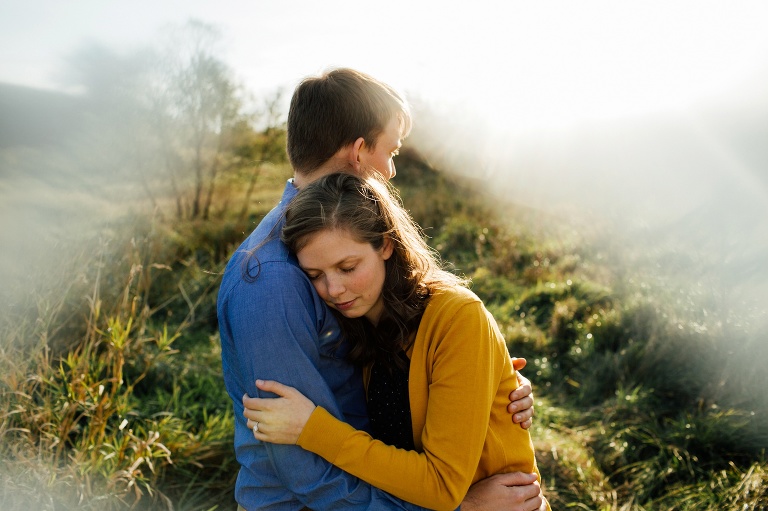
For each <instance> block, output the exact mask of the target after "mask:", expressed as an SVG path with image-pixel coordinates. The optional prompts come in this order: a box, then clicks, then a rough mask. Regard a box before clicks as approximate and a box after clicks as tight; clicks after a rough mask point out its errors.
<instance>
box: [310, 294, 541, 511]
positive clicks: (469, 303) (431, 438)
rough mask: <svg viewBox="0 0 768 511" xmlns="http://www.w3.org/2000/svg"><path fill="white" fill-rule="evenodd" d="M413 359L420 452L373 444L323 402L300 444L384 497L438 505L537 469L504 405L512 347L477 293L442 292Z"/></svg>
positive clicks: (430, 307) (449, 506) (524, 435)
mask: <svg viewBox="0 0 768 511" xmlns="http://www.w3.org/2000/svg"><path fill="white" fill-rule="evenodd" d="M409 355H410V357H411V365H410V372H409V382H408V392H409V397H410V403H411V421H412V427H413V440H414V443H415V446H416V450H417V451H418V452H415V451H406V450H403V449H398V448H396V447H392V446H389V445H386V444H384V443H382V442H380V441H378V440H374V439H372V438H371V436H370V435H369V434H367V433H365V432H362V431H358V430H356V429H354V428H353V427H352V426H350V425H349V424H346V423H345V422H342V421H340V420H338V419H336V418H334V417H333V416H332V415H331V414H330V413H328V412H327V411H326V410H325V409H323V408H321V407H317V408H316V409H315V411H314V412H313V413H312V415H311V416H310V418H309V421H308V422H307V424H306V426H305V427H304V430H303V431H302V433H301V435H300V436H299V439H298V441H297V444H298V445H299V446H301V447H303V448H304V449H307V450H309V451H312V452H314V453H316V454H318V455H320V456H322V457H323V458H325V459H326V460H328V461H329V462H331V463H333V464H334V465H336V466H337V467H339V468H341V469H343V470H345V471H346V472H349V473H350V474H352V475H355V476H357V477H359V478H360V479H362V480H364V481H366V482H368V483H369V484H371V485H373V486H376V487H377V488H380V489H382V490H384V491H386V492H387V493H390V494H392V495H394V496H396V497H398V498H400V499H403V500H405V501H408V502H412V503H414V504H416V505H419V506H422V507H427V508H430V509H437V510H442V509H445V510H449V511H450V510H454V509H456V508H457V507H458V506H459V504H460V503H461V501H462V500H463V499H464V496H465V495H466V493H467V490H468V489H469V487H470V485H471V484H472V483H474V482H476V481H479V480H480V479H484V478H486V477H488V476H490V475H493V474H497V473H501V472H516V471H520V472H528V473H531V472H536V473H537V474H538V469H537V467H536V460H535V458H534V449H533V443H532V442H531V437H530V434H529V433H528V431H526V430H524V429H522V428H521V427H520V426H519V425H517V424H513V423H512V418H511V416H510V414H509V413H507V410H506V408H507V404H509V393H510V392H511V391H512V390H514V389H516V388H517V386H518V382H517V377H516V375H515V372H514V370H513V368H512V364H511V362H510V359H509V354H508V352H507V346H506V344H505V342H504V339H503V337H502V335H501V333H500V332H499V329H498V326H497V325H496V321H495V320H494V319H493V317H492V316H491V314H490V313H489V312H488V311H487V310H486V308H485V307H484V306H483V304H482V302H481V301H480V299H479V298H478V297H477V296H476V295H475V294H474V293H472V292H471V291H469V290H468V289H465V288H462V287H456V288H450V289H447V290H444V291H438V292H436V293H435V294H434V295H433V296H432V297H431V298H430V300H429V303H428V304H427V308H426V310H425V311H424V316H423V318H422V320H421V323H420V324H419V329H418V331H417V333H416V339H415V342H414V345H413V348H412V350H411V353H410V354H409ZM539 479H541V478H539Z"/></svg>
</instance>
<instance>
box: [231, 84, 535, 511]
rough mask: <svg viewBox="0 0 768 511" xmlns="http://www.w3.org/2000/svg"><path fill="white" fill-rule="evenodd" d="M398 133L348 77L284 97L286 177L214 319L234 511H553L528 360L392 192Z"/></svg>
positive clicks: (365, 87) (403, 123)
mask: <svg viewBox="0 0 768 511" xmlns="http://www.w3.org/2000/svg"><path fill="white" fill-rule="evenodd" d="M410 126H411V117H410V112H409V109H408V106H407V104H406V103H405V101H404V100H403V99H402V97H401V96H400V95H399V94H398V93H397V92H396V91H394V90H393V89H392V88H391V87H389V86H387V85H386V84H383V83H381V82H379V81H377V80H375V79H373V78H371V77H370V76H367V75H365V74H363V73H359V72H357V71H353V70H350V69H336V70H333V71H330V72H327V73H325V74H323V75H321V76H319V77H313V78H308V79H306V80H304V81H303V82H302V83H301V84H299V86H298V87H297V88H296V90H295V92H294V95H293V98H292V100H291V105H290V110H289V115H288V130H287V138H288V143H287V149H288V156H289V159H290V162H291V165H292V166H293V169H294V177H293V179H291V180H289V181H288V183H287V184H286V187H285V191H284V193H283V197H282V199H281V201H280V203H279V204H278V205H277V206H276V207H275V208H274V209H273V210H272V211H271V212H270V213H269V214H268V215H267V216H266V217H265V218H264V219H263V220H262V221H261V223H260V224H259V225H258V226H257V228H256V229H255V230H254V231H253V233H251V235H250V236H249V237H248V238H247V239H246V240H245V241H244V242H243V244H242V245H241V246H240V248H239V249H238V250H237V251H236V252H235V254H234V255H233V257H232V259H231V260H230V262H229V264H228V265H227V268H226V270H225V273H224V277H223V280H222V284H221V289H220V291H219V298H218V303H217V308H218V318H219V329H220V335H221V345H222V363H223V369H224V380H225V384H226V387H227V391H228V393H229V396H230V398H231V399H232V401H233V403H234V407H235V452H236V456H237V460H238V462H239V463H240V472H239V474H238V478H237V483H236V488H235V498H236V500H237V502H238V505H239V507H240V508H242V509H246V510H249V511H250V510H256V509H264V510H293V511H296V510H302V509H310V510H315V511H322V510H327V509H339V510H379V509H381V510H397V509H403V510H417V509H447V510H452V509H457V508H459V507H460V508H461V509H463V510H465V511H466V510H469V511H471V510H473V509H474V510H497V509H498V510H514V511H517V510H525V511H534V510H545V509H549V506H548V504H547V502H546V500H545V499H544V498H543V496H542V494H541V490H540V486H539V482H540V477H539V474H538V469H537V468H536V462H535V458H534V450H533V444H532V442H531V438H530V435H529V433H528V430H527V428H529V427H530V425H531V419H532V415H533V409H532V405H533V400H532V396H531V395H530V394H531V389H530V382H528V381H527V380H526V379H525V378H523V377H522V376H520V375H518V374H517V373H516V369H519V368H521V367H522V366H523V365H524V361H522V360H520V359H511V358H510V357H509V354H508V353H507V349H506V345H505V343H504V339H503V338H502V336H501V334H500V333H499V330H498V327H497V325H496V322H495V321H494V319H493V317H492V316H491V315H490V314H489V313H488V311H487V310H486V309H485V307H484V306H483V304H482V302H481V301H480V300H479V299H478V298H477V297H476V296H475V295H474V294H473V293H472V292H471V291H469V290H468V289H467V288H466V286H465V282H464V281H463V280H462V279H460V278H458V277H457V276H455V275H453V274H452V273H450V272H447V271H445V270H443V269H442V268H441V267H440V264H439V259H438V258H437V256H436V254H435V253H434V252H433V251H432V250H431V249H429V247H428V246H427V245H426V243H425V242H424V238H423V236H422V233H421V231H420V230H419V228H418V226H416V225H415V224H414V222H413V221H412V219H411V218H410V216H409V215H408V213H407V212H406V211H405V209H404V208H403V207H402V205H401V204H400V202H399V199H398V197H397V195H396V193H395V192H394V190H393V189H392V188H391V187H390V185H389V184H388V181H389V179H391V178H392V177H394V176H395V172H396V171H395V165H394V158H395V156H396V155H397V153H398V151H399V149H400V146H401V143H402V140H403V139H404V138H405V137H406V136H407V134H408V133H409V131H410ZM249 396H255V397H249Z"/></svg>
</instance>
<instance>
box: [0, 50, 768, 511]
mask: <svg viewBox="0 0 768 511" xmlns="http://www.w3.org/2000/svg"><path fill="white" fill-rule="evenodd" d="M201 51H202V50H201ZM192 54H194V52H193V53H192ZM200 58H201V60H200V61H199V63H200V64H201V65H203V64H204V63H205V62H204V61H205V59H204V58H202V57H200ZM208 64H210V65H211V66H213V67H212V68H209V67H206V66H208ZM137 65H138V64H137ZM119 67H120V66H118V68H119ZM203 68H204V69H214V70H215V69H217V68H216V65H215V64H214V63H213V62H208V63H205V66H203ZM182 69H187V70H189V68H185V67H184V66H182ZM182 74H183V73H182ZM215 74H216V73H214V75H215ZM190 76H192V77H193V78H194V76H196V75H194V74H193V75H190ZM193 78H189V84H191V85H192V86H194V83H195V79H196V78H195V79H193ZM198 78H199V77H198ZM121 83H123V84H126V86H128V85H130V83H125V82H121V81H119V80H118V81H116V82H115V83H113V84H112V85H110V87H116V86H117V84H121ZM129 88H130V87H129ZM110 90H114V89H110ZM190 94H192V93H191V92H190ZM193 96H194V94H193ZM187 99H190V100H191V98H187ZM198 100H199V101H197V100H196V101H192V102H191V103H190V104H188V105H186V106H185V107H184V108H185V109H186V111H187V112H192V113H194V112H197V113H200V112H201V111H198V110H196V108H197V107H198V106H200V107H201V105H202V103H204V101H203V99H201V98H198ZM185 101H186V99H185ZM181 104H183V103H180V105H181ZM277 104H278V97H277V96H276V97H275V98H273V100H270V101H268V102H266V103H265V104H264V107H263V111H262V118H263V119H265V124H264V126H266V127H261V128H259V129H257V128H254V127H253V126H255V124H254V123H253V120H252V119H248V118H245V117H237V118H236V119H235V118H233V119H230V120H227V121H226V122H224V121H223V120H221V119H218V118H210V119H209V120H208V121H200V122H201V125H202V126H204V127H205V128H204V129H203V130H202V131H205V132H206V133H207V135H206V136H208V135H211V136H213V135H216V136H218V137H219V138H218V139H217V141H216V142H215V144H213V143H212V142H211V140H213V139H210V140H208V141H206V142H204V143H201V144H202V145H201V146H200V147H201V148H203V147H205V148H206V149H205V150H204V151H203V150H202V149H201V158H202V155H203V153H205V154H206V155H207V156H205V158H208V157H209V156H210V155H211V154H214V153H215V150H214V149H212V148H214V146H215V147H220V148H221V151H222V152H221V153H220V154H219V156H220V157H221V158H222V159H221V160H218V161H219V164H223V162H225V160H226V161H227V162H228V163H226V164H225V165H224V166H223V167H220V168H219V171H220V173H218V174H217V175H216V178H215V182H216V186H215V189H214V193H212V195H211V199H210V203H209V207H206V201H207V199H205V197H206V193H207V192H206V188H205V185H204V186H203V189H202V190H203V193H202V194H201V195H200V199H201V200H200V202H199V204H198V214H197V215H192V214H187V213H189V212H191V211H194V210H195V207H194V203H195V198H194V197H195V194H196V193H197V192H195V191H194V190H195V185H194V181H192V182H191V183H192V186H191V188H186V187H185V188H184V190H185V192H184V193H185V195H184V201H185V206H184V207H183V208H182V209H183V211H185V212H187V213H185V214H183V215H181V216H182V218H181V219H180V220H179V219H176V218H174V215H169V214H161V213H160V212H161V211H162V207H159V208H158V209H155V210H154V211H155V213H154V214H152V213H151V212H150V211H149V210H147V211H140V212H138V213H139V214H136V215H122V216H119V217H118V219H115V218H114V217H109V218H110V221H109V222H108V223H107V225H101V226H99V228H98V229H95V230H84V231H83V232H81V233H80V234H79V235H75V234H73V233H72V232H71V231H64V232H63V233H59V236H58V237H57V238H55V243H48V241H49V239H50V238H46V239H45V240H44V241H45V242H46V243H44V244H43V245H44V246H45V248H46V250H41V251H34V250H31V251H27V252H25V254H26V256H27V258H28V261H25V263H26V265H21V264H20V265H19V268H20V269H22V271H19V272H17V273H18V274H19V276H18V278H17V279H14V280H13V281H7V282H5V286H4V287H3V288H2V289H0V295H1V296H0V298H2V302H3V303H4V304H6V306H5V307H4V308H3V309H2V313H1V314H0V459H1V460H2V463H0V508H2V509H28V508H32V509H99V510H101V509H107V510H110V509H115V510H118V509H144V508H147V509H150V508H151V509H176V508H178V509H232V508H234V502H233V497H232V491H233V487H234V478H235V476H236V474H237V469H238V466H237V462H236V460H235V459H234V454H233V452H232V434H233V416H232V411H231V405H230V399H229V397H228V396H227V395H226V392H225V391H224V386H223V383H222V381H221V364H220V352H219V350H220V348H219V343H218V337H217V325H216V313H215V294H216V291H217V287H218V283H219V277H220V272H221V270H222V268H223V265H224V264H225V263H226V260H227V258H228V257H229V255H230V254H231V252H232V251H233V250H234V249H235V247H236V246H237V244H238V243H239V242H240V241H241V240H242V239H243V238H244V237H245V236H246V235H247V232H248V231H249V230H250V229H251V228H252V227H253V226H254V225H255V223H256V222H257V221H258V220H259V218H261V216H263V215H264V214H265V213H266V212H267V211H268V210H269V208H271V206H272V205H273V204H274V203H275V202H276V200H277V199H278V198H279V196H280V193H281V191H282V188H283V186H284V183H285V179H286V177H288V176H289V175H290V169H289V168H288V167H287V166H286V165H285V164H284V154H283V152H282V143H283V137H284V131H283V130H282V129H281V128H280V121H279V113H278V108H277ZM219 107H221V105H220V106H219ZM219 107H217V108H219ZM182 110H183V109H182V108H181V107H179V111H178V112H176V113H175V114H174V115H179V116H181V111H182ZM127 112H129V110H126V112H125V114H126V115H129V114H128V113H127ZM169 112H171V113H172V112H173V109H170V110H168V111H166V113H169ZM185 115H186V114H185ZM192 117H194V115H192V116H191V117H189V118H192ZM214 117H215V116H214ZM179 118H181V117H179ZM189 118H188V119H189ZM202 118H205V116H203V117H202ZM202 118H201V119H202ZM127 119H128V121H129V122H128V124H129V125H130V126H136V125H132V124H130V122H132V121H130V118H127ZM211 119H213V120H211ZM167 120H168V119H166V121H167ZM209 121H210V123H212V124H210V123H209ZM164 122H165V121H164ZM227 123H230V124H227ZM224 125H226V126H227V128H226V129H224V128H223V126H224ZM168 129H169V130H170V131H169V133H174V134H180V133H183V130H182V131H178V132H177V131H176V128H170V127H169V128H168ZM202 131H201V132H200V133H202ZM189 133H194V130H192V131H190V132H189ZM113 135H114V133H113ZM145 135H147V133H136V134H135V136H136V138H135V139H134V142H135V143H136V144H137V145H136V147H142V148H144V149H142V151H139V152H138V153H136V154H134V156H133V157H134V158H144V159H142V160H141V161H139V160H136V161H135V162H134V163H135V164H136V167H130V168H131V169H134V170H135V169H136V168H138V166H141V168H143V169H145V171H147V172H149V171H150V170H153V169H158V168H163V169H166V168H165V167H164V165H166V164H167V162H163V161H162V160H163V159H162V158H160V157H159V156H158V155H160V154H164V153H159V152H153V151H154V149H153V148H156V146H154V145H152V144H149V145H148V146H144V145H143V144H144V143H145V141H141V140H140V138H142V137H144V136H145ZM105 136H106V135H105ZM174 136H176V135H174ZM179 136H180V135H179ZM149 138H151V137H149ZM214 138H215V137H214ZM189 140H194V139H193V138H192V139H188V141H189ZM199 140H200V139H198V141H199ZM206 140H207V139H206ZM177 142H178V141H177ZM209 142H211V144H209ZM174 143H175V142H174ZM185 144H186V145H185ZM171 145H173V144H171ZM113 147H115V148H117V149H116V152H115V155H117V156H125V155H128V154H129V153H130V151H128V150H127V149H126V147H128V146H113ZM174 147H175V148H174V149H173V150H174V151H176V150H178V151H180V152H179V153H178V154H179V155H177V156H178V157H176V156H174V157H173V158H171V159H173V160H175V161H177V162H179V161H181V158H182V157H181V156H180V155H181V154H182V153H183V154H184V155H185V157H186V156H190V155H194V151H192V152H189V150H188V149H189V148H190V147H194V144H191V143H190V144H187V143H186V142H185V143H181V142H179V143H178V145H177V146H174ZM182 147H186V149H181V148H182ZM147 148H148V149H147ZM169 150H170V149H169ZM123 151H124V152H123ZM4 154H6V155H7V154H8V153H4ZM13 154H14V158H15V157H16V156H15V155H16V154H17V153H13ZM168 154H170V153H168ZM168 154H166V156H167V155H168ZM113 156H114V155H113ZM51 158H58V156H52V157H51ZM11 159H12V158H11ZM113 161H114V160H112V159H105V160H103V161H101V163H102V164H103V165H104V166H105V168H111V167H110V166H109V165H110V163H109V162H113ZM189 161H190V162H194V161H195V160H194V158H192V159H191V160H189ZM205 161H207V162H209V163H210V162H211V161H213V160H205ZM88 162H90V163H88ZM202 162H203V160H202V159H201V160H200V168H201V169H204V168H209V167H206V165H208V163H205V164H203V163H202ZM85 164H86V166H87V165H88V164H95V162H94V160H87V161H86V162H85ZM230 164H231V165H232V166H231V167H230V166H229V165H230ZM30 166H32V165H31V164H30ZM194 167H195V164H192V165H191V167H190V168H194ZM23 168H25V167H23V166H19V169H23ZM225 168H226V169H227V170H226V171H224V170H223V169H225ZM398 168H399V174H398V175H399V177H398V181H397V184H398V186H399V187H400V189H401V193H402V197H403V199H404V202H405V204H406V205H407V206H408V207H409V208H410V211H411V214H412V215H413V216H414V217H415V218H416V219H417V221H418V222H419V223H420V225H422V226H423V227H424V230H425V232H426V234H427V235H428V236H429V239H430V242H431V244H432V245H433V246H434V247H436V248H437V249H438V250H440V252H441V254H442V256H443V258H444V260H445V261H446V263H447V264H448V266H450V267H452V268H453V269H454V270H455V271H457V272H461V273H463V274H465V275H466V276H468V277H470V278H471V280H472V286H473V290H474V291H475V292H476V293H477V294H478V295H479V296H480V297H481V298H482V299H483V300H484V302H485V304H486V306H487V307H488V309H489V310H490V311H491V312H492V313H493V315H494V317H495V318H496V320H497V321H498V323H499V327H500V329H501V331H502V332H503V333H504V335H505V336H506V339H507V342H508V346H509V349H510V352H511V353H513V354H514V355H516V356H525V357H526V358H527V359H528V362H529V366H528V368H527V369H526V370H525V374H526V375H528V376H529V377H530V378H531V379H532V380H533V382H534V388H535V390H536V400H537V407H536V409H537V416H536V419H535V426H534V430H533V437H534V440H535V444H536V448H537V459H538V463H539V466H540V468H541V472H542V476H543V482H544V485H545V491H546V493H547V495H548V496H549V498H550V500H551V501H552V504H553V508H554V509H568V508H573V509H600V510H617V511H618V510H646V509H669V510H671V509H680V510H688V509H690V510H693V509H697V510H698V509H765V508H766V507H768V493H767V492H766V488H767V487H768V484H767V483H768V476H767V475H766V474H767V473H768V462H767V461H766V459H765V447H766V445H768V400H767V398H766V397H765V393H763V392H760V390H761V389H762V388H765V386H766V385H768V381H766V374H765V371H764V370H763V366H764V362H765V361H766V360H765V355H766V353H765V348H764V347H762V344H761V343H760V342H759V341H760V339H759V338H758V337H756V336H755V335H754V334H753V333H752V332H751V331H749V330H746V329H743V328H740V327H739V325H740V324H741V323H739V322H738V321H737V320H735V319H730V318H728V319H726V320H722V317H721V316H720V315H719V314H718V311H717V310H716V309H715V307H714V306H713V305H712V304H711V303H709V302H707V301H706V299H705V298H704V297H701V296H699V295H697V294H696V293H694V292H691V293H689V294H685V293H684V291H683V290H682V288H680V287H674V286H672V285H671V284H670V283H669V282H668V281H655V280H654V279H653V278H652V275H649V274H647V273H644V272H645V270H644V268H641V267H635V268H632V269H627V268H626V267H620V266H618V265H615V264H612V263H610V262H608V260H607V259H605V258H601V254H600V252H599V250H598V249H597V248H595V247H593V246H591V245H590V244H589V243H588V242H587V241H586V240H580V239H571V238H567V237H562V236H561V235H560V232H559V231H557V230H556V229H555V228H553V227H550V226H548V224H546V222H542V223H539V222H537V221H534V220H539V219H540V218H539V217H540V216H541V215H540V214H539V213H538V212H532V211H528V210H525V209H523V208H519V207H517V206H515V205H513V204H494V201H490V200H488V199H487V197H485V196H483V195H482V194H479V193H478V192H477V191H476V190H474V189H473V186H472V183H471V182H467V181H459V180H453V179H449V178H447V177H446V176H444V175H442V174H441V173H438V172H436V171H435V170H434V169H433V168H431V167H430V166H429V165H428V164H426V163H425V162H423V161H421V160H420V159H419V157H418V154H416V153H415V152H409V151H403V154H402V155H401V157H400V160H399V161H398ZM123 170H125V169H122V170H121V169H119V168H117V169H112V171H113V172H115V173H120V172H122V171H123ZM166 170H167V169H166ZM127 173H128V174H131V172H127ZM203 175H205V172H204V173H203ZM208 175H209V176H210V173H209V174H208ZM60 179H62V180H64V178H62V177H60ZM164 179H170V177H169V175H166V176H165V177H164ZM180 189H181V188H180ZM100 190H101V189H100ZM155 190H156V191H157V196H156V197H155V198H156V200H157V202H158V204H159V205H160V204H162V205H167V204H172V205H176V204H177V201H176V199H177V198H178V197H176V196H175V195H174V193H173V192H172V191H171V192H169V190H164V191H162V192H161V191H160V189H159V188H158V189H155ZM188 190H191V192H190V193H191V195H186V193H187V191H188ZM165 194H168V196H169V197H170V201H168V200H166V196H165ZM161 197H162V199H161ZM190 200H191V202H189V201H190ZM241 205H242V207H241ZM49 207H51V206H49ZM206 210H207V211H208V214H207V215H206V214H204V213H203V212H204V211H206ZM500 211H501V212H500ZM53 227H54V228H55V229H56V230H59V229H60V225H59V224H56V225H54V226H53ZM654 282H656V283H654ZM702 311H705V312H706V313H702Z"/></svg>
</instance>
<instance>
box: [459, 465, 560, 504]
mask: <svg viewBox="0 0 768 511" xmlns="http://www.w3.org/2000/svg"><path fill="white" fill-rule="evenodd" d="M546 509H547V505H546V503H545V501H544V497H543V496H542V495H541V487H540V486H539V481H538V480H537V479H536V474H526V473H524V472H511V473H509V474H496V475H495V476H491V477H488V478H486V479H483V480H482V481H478V482H476V483H475V484H473V485H472V486H470V488H469V491H468V492H467V496H466V497H464V501H463V502H462V503H461V511H545V510H546Z"/></svg>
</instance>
